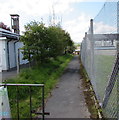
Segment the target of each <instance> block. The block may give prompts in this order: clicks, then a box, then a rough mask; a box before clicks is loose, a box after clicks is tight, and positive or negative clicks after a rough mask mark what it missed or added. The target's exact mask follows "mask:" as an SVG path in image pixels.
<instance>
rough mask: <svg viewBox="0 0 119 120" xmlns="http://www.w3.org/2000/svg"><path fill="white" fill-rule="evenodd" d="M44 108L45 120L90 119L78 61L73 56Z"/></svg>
mask: <svg viewBox="0 0 119 120" xmlns="http://www.w3.org/2000/svg"><path fill="white" fill-rule="evenodd" d="M51 94H52V95H51V97H50V98H49V99H48V101H47V103H46V107H45V111H46V112H50V115H49V116H46V118H90V113H89V112H88V107H87V106H86V103H85V97H84V94H83V88H82V85H81V79H80V74H79V59H78V56H74V58H73V59H72V61H71V62H70V63H69V65H68V67H67V68H66V70H65V71H64V74H63V75H62V76H61V78H60V80H59V83H58V84H57V86H56V88H55V89H54V90H53V91H52V93H51Z"/></svg>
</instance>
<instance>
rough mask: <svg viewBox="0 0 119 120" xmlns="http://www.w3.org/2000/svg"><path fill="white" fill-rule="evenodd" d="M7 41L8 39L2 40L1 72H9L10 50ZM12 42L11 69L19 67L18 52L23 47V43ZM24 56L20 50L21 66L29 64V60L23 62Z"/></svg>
mask: <svg viewBox="0 0 119 120" xmlns="http://www.w3.org/2000/svg"><path fill="white" fill-rule="evenodd" d="M7 41H8V39H2V38H1V39H0V72H1V70H8V69H9V67H8V50H7ZM14 42H15V40H14V41H10V42H9V44H8V46H9V61H10V68H14V67H16V65H17V54H18V53H17V52H18V49H19V48H22V47H23V43H22V42H16V43H15V44H14ZM14 45H15V46H14ZM22 58H23V54H22V52H21V50H20V64H26V63H28V61H27V60H23V59H22Z"/></svg>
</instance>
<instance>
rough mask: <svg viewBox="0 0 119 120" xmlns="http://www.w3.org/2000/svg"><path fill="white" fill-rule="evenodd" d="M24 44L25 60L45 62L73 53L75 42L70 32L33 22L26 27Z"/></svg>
mask: <svg viewBox="0 0 119 120" xmlns="http://www.w3.org/2000/svg"><path fill="white" fill-rule="evenodd" d="M21 41H22V42H23V43H24V47H23V48H22V49H23V54H24V59H28V60H29V61H36V62H43V61H45V60H47V59H49V58H56V57H57V56H60V55H63V54H66V53H72V52H73V48H74V47H73V45H74V43H73V41H72V40H71V37H70V35H69V33H68V32H66V31H65V30H63V29H62V28H61V27H59V26H49V27H45V25H44V24H43V23H42V22H41V23H40V22H36V21H32V22H30V23H28V24H27V25H25V32H24V35H23V36H21Z"/></svg>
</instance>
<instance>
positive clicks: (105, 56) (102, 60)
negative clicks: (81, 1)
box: [81, 0, 119, 119]
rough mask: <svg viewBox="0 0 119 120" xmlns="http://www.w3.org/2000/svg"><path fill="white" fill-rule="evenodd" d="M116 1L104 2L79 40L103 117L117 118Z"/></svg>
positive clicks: (118, 28)
mask: <svg viewBox="0 0 119 120" xmlns="http://www.w3.org/2000/svg"><path fill="white" fill-rule="evenodd" d="M118 34H119V1H118V0H115V2H108V1H107V2H105V4H104V6H103V7H102V9H101V11H100V12H99V14H98V15H97V16H96V17H95V18H94V20H91V21H90V28H89V30H88V32H87V33H85V37H84V39H83V41H82V44H81V60H82V63H83V65H84V67H85V69H86V71H87V74H88V76H89V78H90V80H91V82H92V85H93V88H94V91H95V94H96V97H97V99H98V101H99V103H101V105H102V108H103V114H104V116H105V117H106V118H118V119H119V112H118V111H119V102H118V101H119V97H118V94H119V92H118V91H119V50H118V49H119V46H118V42H119V36H118Z"/></svg>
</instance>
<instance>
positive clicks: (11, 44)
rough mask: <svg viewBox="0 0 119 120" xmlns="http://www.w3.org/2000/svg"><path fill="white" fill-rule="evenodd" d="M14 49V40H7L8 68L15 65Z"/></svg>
mask: <svg viewBox="0 0 119 120" xmlns="http://www.w3.org/2000/svg"><path fill="white" fill-rule="evenodd" d="M15 57H16V56H15V50H14V41H10V42H9V61H10V68H14V67H16V58H15Z"/></svg>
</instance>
